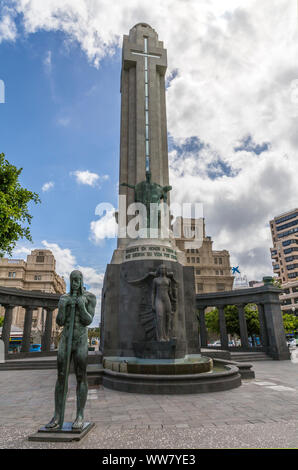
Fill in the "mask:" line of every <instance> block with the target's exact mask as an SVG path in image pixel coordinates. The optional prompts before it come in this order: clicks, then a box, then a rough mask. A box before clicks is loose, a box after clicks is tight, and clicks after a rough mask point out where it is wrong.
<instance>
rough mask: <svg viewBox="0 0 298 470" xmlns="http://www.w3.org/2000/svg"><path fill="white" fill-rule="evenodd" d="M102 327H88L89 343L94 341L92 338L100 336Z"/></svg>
mask: <svg viewBox="0 0 298 470" xmlns="http://www.w3.org/2000/svg"><path fill="white" fill-rule="evenodd" d="M99 335H100V329H99V328H88V340H89V344H91V342H92V338H99Z"/></svg>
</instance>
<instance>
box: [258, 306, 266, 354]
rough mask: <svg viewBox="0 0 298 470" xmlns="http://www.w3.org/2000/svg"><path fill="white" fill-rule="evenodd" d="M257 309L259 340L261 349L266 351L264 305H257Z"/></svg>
mask: <svg viewBox="0 0 298 470" xmlns="http://www.w3.org/2000/svg"><path fill="white" fill-rule="evenodd" d="M257 307H258V314H259V322H260V340H261V344H262V346H263V348H264V349H267V347H268V336H267V331H266V324H265V315H264V305H263V304H257Z"/></svg>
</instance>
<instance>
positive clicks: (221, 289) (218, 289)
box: [216, 284, 225, 292]
mask: <svg viewBox="0 0 298 470" xmlns="http://www.w3.org/2000/svg"><path fill="white" fill-rule="evenodd" d="M216 290H217V292H222V291H224V290H225V285H224V284H216Z"/></svg>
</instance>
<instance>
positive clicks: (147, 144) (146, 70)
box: [131, 37, 161, 172]
mask: <svg viewBox="0 0 298 470" xmlns="http://www.w3.org/2000/svg"><path fill="white" fill-rule="evenodd" d="M131 53H132V54H135V55H141V56H143V57H144V59H145V60H144V76H145V158H146V172H150V138H149V136H150V132H149V68H148V58H149V57H153V58H155V59H160V57H161V55H160V54H152V53H151V54H149V53H148V38H147V37H144V52H136V51H133V50H132V51H131Z"/></svg>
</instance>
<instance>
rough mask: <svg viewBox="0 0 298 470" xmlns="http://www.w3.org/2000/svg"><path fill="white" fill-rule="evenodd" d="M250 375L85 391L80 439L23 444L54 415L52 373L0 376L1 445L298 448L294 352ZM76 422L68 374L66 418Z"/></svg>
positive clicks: (297, 354) (72, 386) (72, 380)
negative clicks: (227, 382)
mask: <svg viewBox="0 0 298 470" xmlns="http://www.w3.org/2000/svg"><path fill="white" fill-rule="evenodd" d="M253 366H254V370H255V374H256V378H255V379H253V380H244V381H243V382H242V386H241V387H239V388H236V389H234V390H231V391H225V392H217V393H207V394H196V395H141V394H128V393H122V392H115V391H111V390H108V389H104V388H103V387H102V386H99V387H94V388H90V389H89V393H88V401H87V404H86V413H85V415H86V419H87V420H92V421H94V422H95V424H96V427H95V429H94V430H92V431H91V432H90V433H89V434H88V435H87V436H86V437H85V438H84V439H83V440H82V441H81V442H76V443H75V442H74V443H71V444H69V443H67V444H66V443H63V444H62V443H61V444H60V443H59V444H57V443H39V442H29V441H28V440H27V436H28V435H29V434H32V433H34V432H36V431H37V429H38V428H39V427H40V426H41V425H43V424H45V423H46V422H47V421H48V420H49V419H50V418H51V416H52V413H53V401H54V385H55V380H56V371H55V370H35V371H1V372H0V378H1V380H0V396H1V401H0V448H106V449H117V448H155V449H159V448H185V449H187V448H289V447H292V448H293V447H295V448H297V447H298V433H297V431H298V350H297V351H295V352H294V353H293V354H292V361H262V362H261V361H260V362H254V363H253ZM74 417H75V377H74V375H71V376H70V388H69V396H68V400H67V409H66V420H74Z"/></svg>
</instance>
